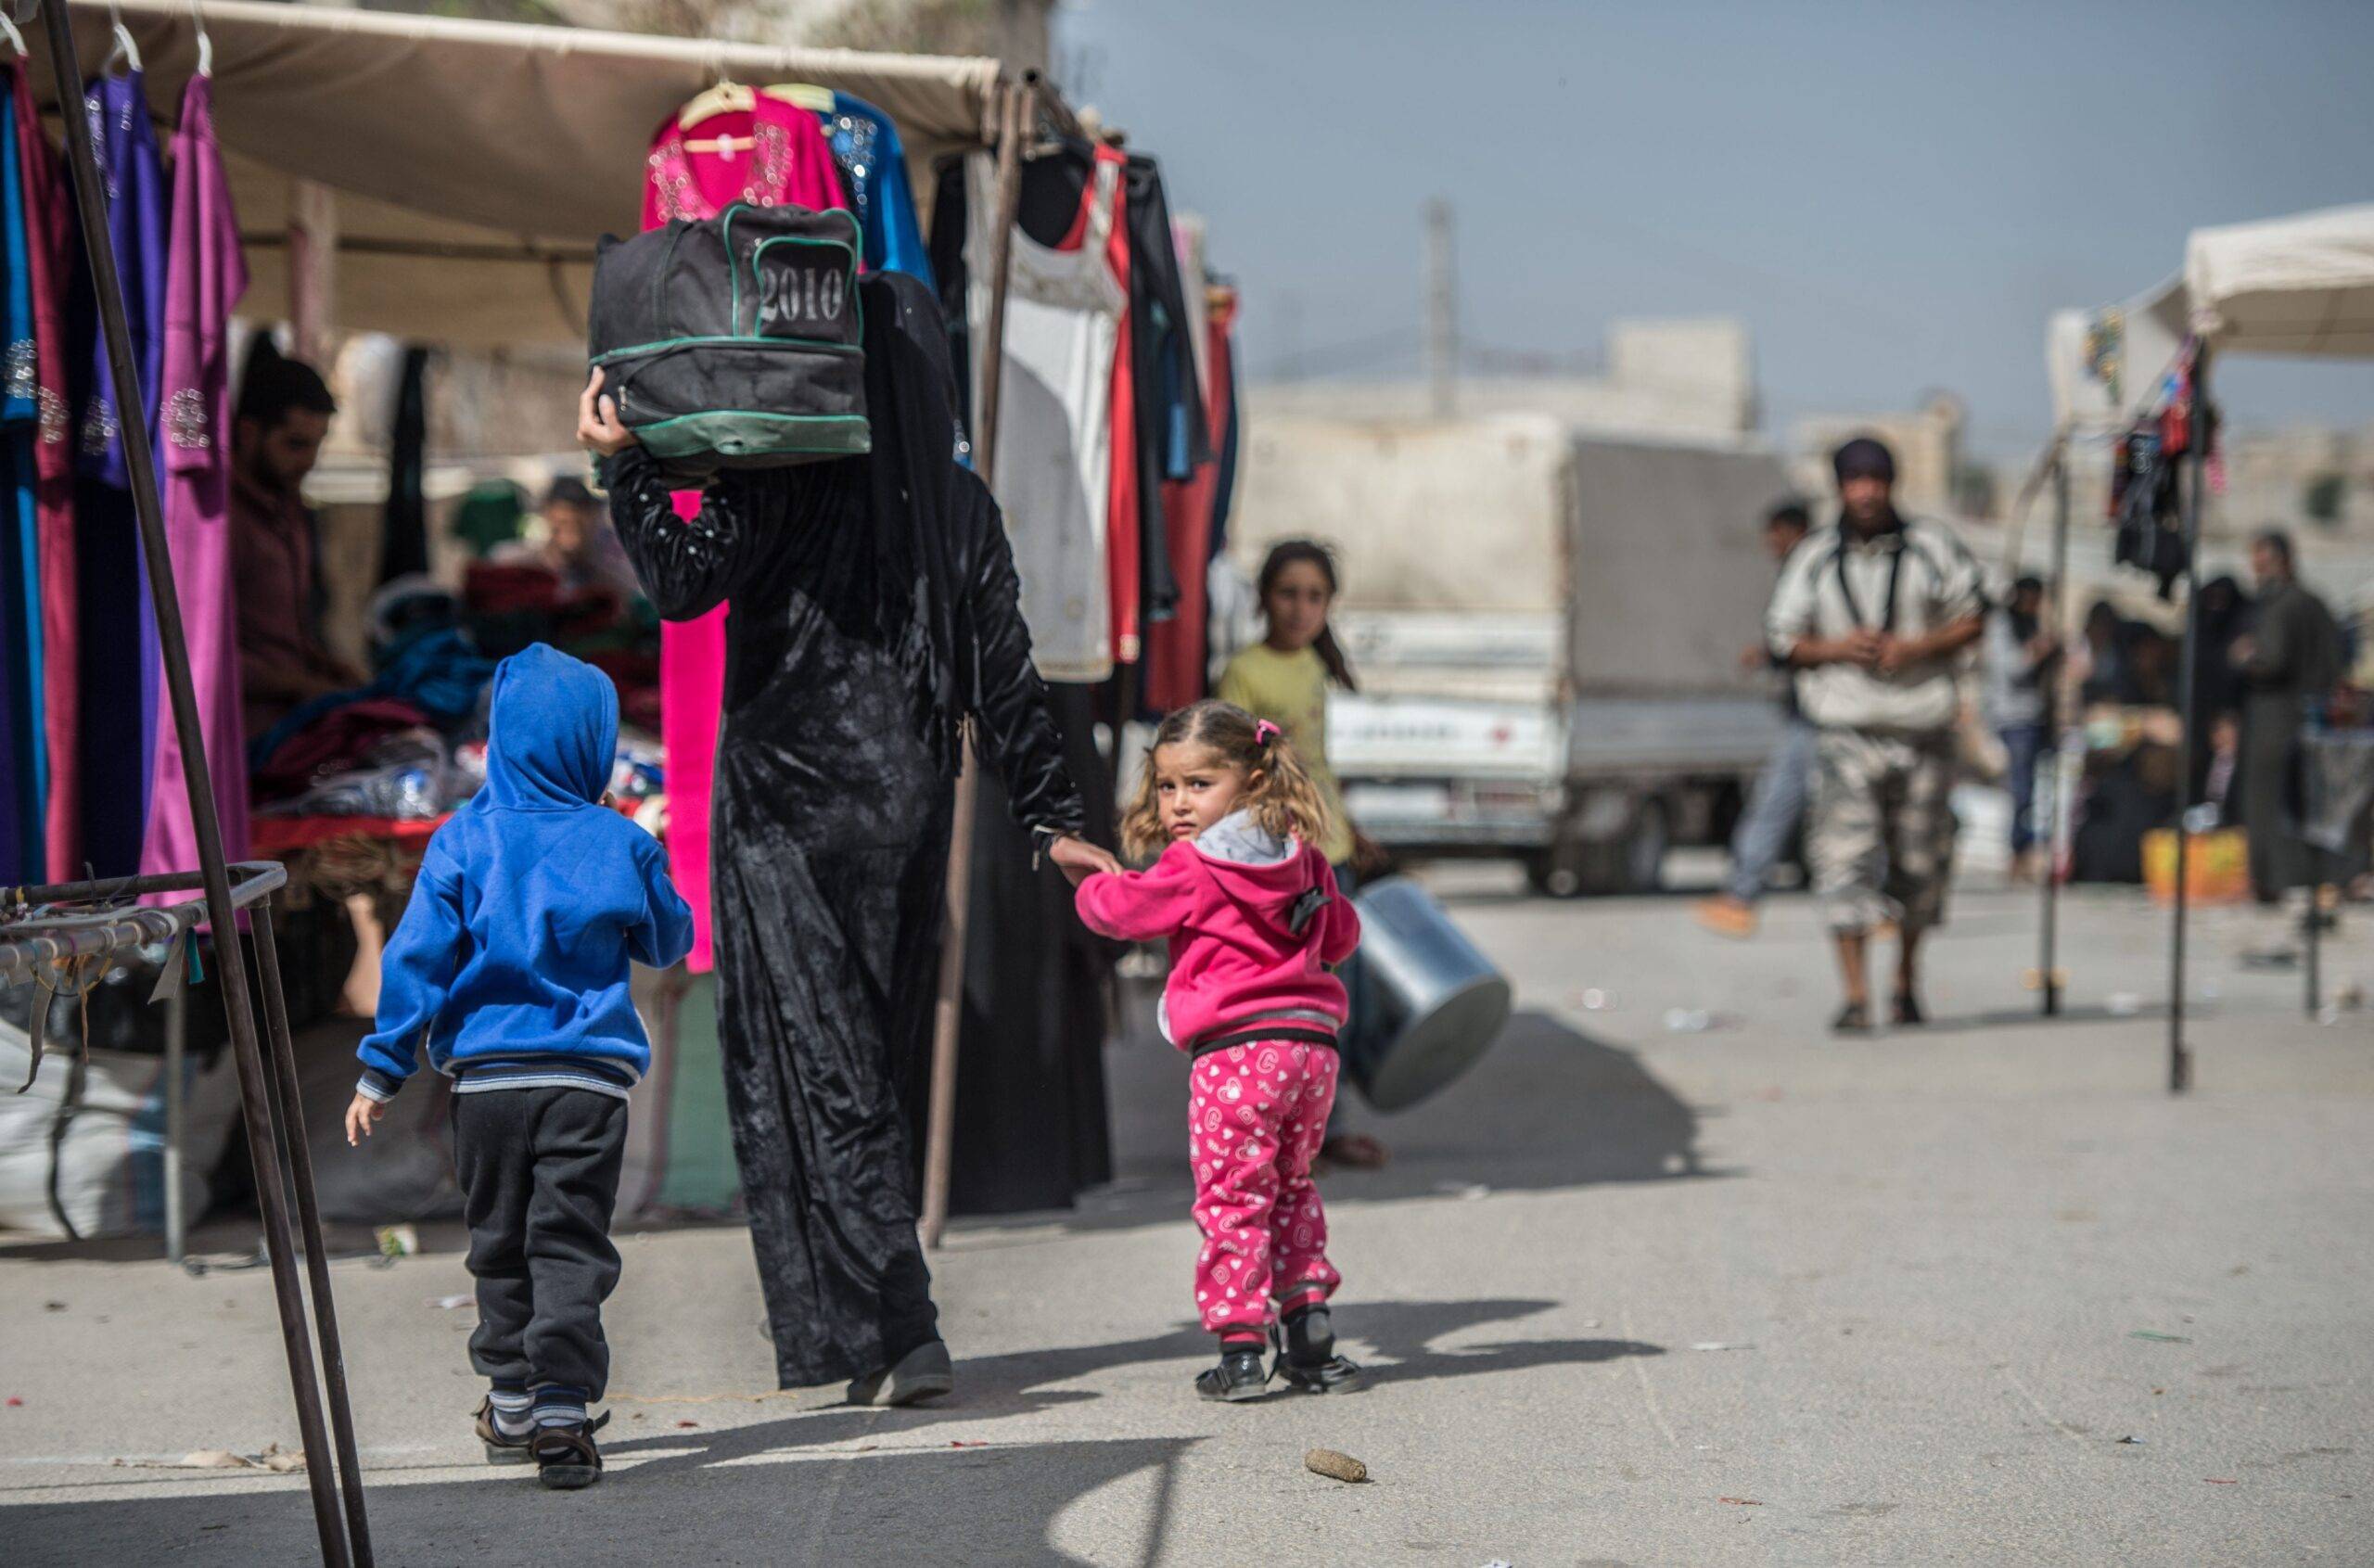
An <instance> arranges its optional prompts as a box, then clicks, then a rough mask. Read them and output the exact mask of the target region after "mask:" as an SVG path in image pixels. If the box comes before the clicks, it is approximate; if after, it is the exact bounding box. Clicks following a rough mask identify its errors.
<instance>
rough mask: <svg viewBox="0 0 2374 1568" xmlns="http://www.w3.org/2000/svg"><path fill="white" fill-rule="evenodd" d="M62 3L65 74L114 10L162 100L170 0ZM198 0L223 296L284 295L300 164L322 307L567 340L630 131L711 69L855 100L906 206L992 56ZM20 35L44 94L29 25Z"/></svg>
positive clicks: (428, 334)
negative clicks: (334, 253)
mask: <svg viewBox="0 0 2374 1568" xmlns="http://www.w3.org/2000/svg"><path fill="white" fill-rule="evenodd" d="M72 10H73V15H74V31H75V40H76V44H77V46H78V48H79V49H80V51H81V56H82V58H81V65H82V69H83V72H84V74H85V75H86V76H88V75H93V74H96V73H97V72H98V71H99V70H102V69H104V68H105V66H106V63H107V61H108V55H109V52H110V51H111V50H112V48H113V47H114V40H113V22H114V19H115V17H116V16H117V15H119V14H120V15H121V18H122V19H123V21H124V23H125V24H126V25H127V26H128V27H129V28H130V30H131V32H132V36H133V38H134V42H135V43H136V44H137V45H138V46H139V49H140V54H141V57H142V61H143V64H144V66H145V68H146V73H147V90H148V102H149V107H150V108H151V110H152V111H153V112H154V113H155V115H156V116H157V119H158V121H159V122H160V124H161V125H167V126H170V125H171V124H172V122H173V121H175V120H177V119H178V118H179V115H180V110H181V100H182V93H183V88H184V85H185V83H187V81H188V79H189V77H190V74H191V73H192V71H193V70H196V68H197V61H198V49H197V25H196V22H195V19H194V14H193V12H192V9H191V6H189V4H188V3H187V0H119V3H118V4H117V5H113V6H110V5H108V4H107V3H105V0H97V3H94V0H72ZM203 15H204V20H205V27H206V32H207V35H208V37H209V38H210V39H211V42H212V47H213V66H214V81H215V124H216V128H217V130H218V132H219V134H220V136H221V139H222V142H223V147H224V149H225V155H226V161H227V162H228V163H229V165H230V172H231V183H232V196H233V200H234V202H235V203H236V207H237V210H238V215H239V222H240V227H241V230H242V232H243V233H244V234H246V235H247V236H248V237H249V265H250V268H251V270H252V271H253V273H254V282H253V286H252V287H251V289H250V292H249V299H248V302H247V304H246V306H245V307H244V309H243V311H242V313H243V314H248V315H250V316H253V317H255V318H257V319H263V320H275V319H279V318H281V317H285V316H286V315H287V313H288V310H287V293H288V290H287V281H288V259H287V244H286V239H285V236H286V232H287V218H288V211H289V207H290V191H289V183H290V181H291V180H306V181H310V182H313V183H314V184H316V185H322V186H324V187H326V188H327V189H329V190H330V191H332V192H333V193H334V194H335V198H336V228H337V235H338V277H337V287H336V320H337V323H338V325H340V326H342V327H349V328H353V329H357V330H366V331H380V332H389V333H394V334H396V335H398V336H400V337H402V338H409V339H412V340H415V341H421V342H442V343H458V344H477V345H491V344H506V343H530V342H539V341H543V342H581V341H582V340H583V336H584V309H585V300H586V295H587V290H588V288H589V287H590V285H591V281H592V276H593V259H594V244H595V242H596V240H597V239H598V238H599V237H600V236H601V235H603V234H604V233H611V234H618V235H628V234H632V233H633V232H634V231H635V229H636V228H637V226H638V225H639V223H640V219H641V203H642V192H643V167H644V158H645V153H646V152H647V151H648V149H649V147H650V142H651V136H652V133H653V132H654V131H655V130H657V127H658V126H659V124H660V123H661V121H664V120H665V119H666V118H667V117H668V116H669V115H670V114H671V113H673V112H675V110H676V109H677V108H679V107H680V106H681V105H683V102H684V101H685V100H686V99H688V98H691V97H692V96H695V95H696V94H697V93H699V92H701V91H702V90H703V89H705V88H707V87H709V86H711V85H713V84H715V83H718V82H720V81H731V82H739V83H747V84H749V85H753V86H765V85H771V84H774V83H811V84H814V85H817V86H823V87H830V88H834V89H836V90H837V91H840V92H845V93H849V94H851V95H853V96H857V97H861V98H863V99H865V100H866V101H867V102H869V103H872V104H874V106H875V107H876V108H880V109H882V110H883V111H884V112H885V113H886V114H887V115H888V116H889V117H890V118H891V120H892V121H895V122H896V123H897V125H898V127H899V134H900V138H901V140H902V141H903V142H904V143H905V146H906V151H907V157H908V167H909V170H910V172H911V173H912V174H913V177H914V178H915V179H916V180H917V181H918V182H920V183H921V184H922V185H925V187H926V188H925V189H922V190H919V191H918V200H919V202H927V200H928V198H929V194H930V192H929V189H928V188H927V187H928V185H929V172H930V170H931V167H932V163H933V160H934V159H937V158H938V156H939V155H940V154H942V153H945V152H949V151H952V150H957V149H961V148H966V147H980V146H984V145H986V144H987V142H988V140H989V132H990V130H991V129H992V127H991V125H990V124H989V119H990V114H991V106H992V105H993V103H994V101H995V93H994V91H993V90H994V88H995V87H996V85H997V84H998V83H999V81H1000V79H1001V70H1002V68H1001V67H1000V65H999V62H997V61H996V60H992V59H978V58H937V57H926V56H911V55H869V54H860V53H856V52H853V51H850V50H841V49H778V48H772V47H767V46H764V45H745V44H723V43H716V42H712V41H708V40H700V39H680V38H663V37H654V36H648V35H643V34H630V33H614V32H589V31H583V30H580V29H575V28H563V27H534V26H525V25H511V24H504V23H494V22H477V21H461V20H453V19H443V18H436V17H420V16H410V15H402V14H396V13H389V12H383V11H363V10H346V9H331V8H328V7H324V6H297V5H282V4H257V3H254V0H219V3H210V4H208V5H206V6H205V7H204V12H203ZM27 31H28V32H32V33H33V34H34V37H35V39H36V40H37V39H38V37H39V34H38V31H37V30H34V29H28V30H27ZM33 55H34V62H33V63H34V68H35V69H34V77H35V83H36V91H37V92H39V93H40V94H41V96H42V101H43V103H44V105H45V108H52V109H54V108H55V104H56V93H55V90H54V88H53V87H52V85H51V84H50V83H49V82H48V81H47V71H46V69H45V65H44V63H43V62H44V59H45V56H44V52H43V51H42V50H41V49H40V48H39V46H38V45H37V44H36V46H35V48H34V50H33Z"/></svg>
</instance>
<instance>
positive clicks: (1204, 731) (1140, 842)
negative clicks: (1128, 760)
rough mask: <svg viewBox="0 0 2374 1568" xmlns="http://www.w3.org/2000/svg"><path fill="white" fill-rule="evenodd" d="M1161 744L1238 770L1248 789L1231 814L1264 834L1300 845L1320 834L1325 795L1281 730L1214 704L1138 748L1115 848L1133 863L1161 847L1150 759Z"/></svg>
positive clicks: (1171, 720) (1175, 718) (1179, 715)
mask: <svg viewBox="0 0 2374 1568" xmlns="http://www.w3.org/2000/svg"><path fill="white" fill-rule="evenodd" d="M1164 746H1202V747H1203V748H1204V749H1206V751H1209V752H1211V753H1212V754H1213V755H1214V756H1216V757H1218V758H1219V759H1220V760H1221V761H1223V762H1225V763H1227V764H1228V765H1229V766H1231V767H1232V768H1236V769H1240V770H1242V771H1244V774H1245V776H1246V779H1247V781H1248V783H1249V784H1250V787H1249V788H1248V789H1247V790H1246V791H1245V793H1244V795H1243V796H1241V797H1239V798H1238V800H1237V809H1239V810H1241V811H1246V812H1250V813H1251V814H1252V817H1253V820H1254V822H1257V823H1258V824H1259V825H1260V826H1261V827H1262V828H1263V829H1264V830H1265V831H1267V832H1270V833H1273V834H1276V835H1278V836H1279V837H1281V838H1289V837H1292V838H1299V839H1301V840H1302V841H1303V842H1304V843H1306V844H1317V843H1319V842H1321V840H1323V839H1324V838H1325V837H1326V836H1327V825H1328V818H1327V797H1325V796H1323V795H1321V793H1320V792H1319V784H1318V782H1317V781H1316V780H1314V779H1313V778H1312V777H1311V776H1310V770H1309V769H1308V768H1306V767H1304V766H1303V764H1302V759H1301V758H1300V757H1298V756H1296V755H1295V748H1294V743H1293V742H1291V741H1289V740H1287V739H1286V735H1285V732H1284V731H1283V730H1281V729H1279V728H1278V726H1277V725H1275V724H1273V723H1271V722H1270V720H1267V719H1256V718H1254V717H1253V715H1251V714H1250V713H1247V712H1245V711H1244V709H1243V708H1239V707H1237V706H1236V705H1235V704H1234V703H1227V702H1221V701H1219V700H1218V699H1217V698H1214V699H1210V700H1207V701H1205V702H1199V703H1192V704H1190V705H1189V706H1187V707H1185V708H1181V709H1179V710H1178V711H1177V712H1175V713H1173V714H1171V715H1170V716H1169V717H1168V718H1167V719H1165V720H1163V721H1162V727H1161V728H1160V729H1158V730H1156V731H1155V733H1154V744H1153V745H1152V746H1148V747H1146V767H1145V777H1144V778H1142V779H1141V780H1140V781H1139V783H1138V793H1137V797H1136V798H1134V799H1132V800H1131V801H1130V809H1128V810H1127V811H1125V812H1123V813H1122V814H1121V847H1122V848H1124V849H1126V850H1128V851H1129V852H1130V855H1131V856H1132V857H1133V858H1136V859H1139V860H1143V859H1145V858H1147V857H1149V856H1151V855H1153V854H1154V853H1155V851H1156V850H1158V849H1160V848H1162V845H1163V842H1164V835H1163V831H1162V809H1161V804H1160V802H1161V796H1160V795H1159V794H1158V793H1156V788H1155V786H1156V784H1157V780H1156V778H1155V761H1154V756H1155V752H1157V751H1160V750H1161V749H1162V748H1163V747H1164Z"/></svg>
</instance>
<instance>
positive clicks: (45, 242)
mask: <svg viewBox="0 0 2374 1568" xmlns="http://www.w3.org/2000/svg"><path fill="white" fill-rule="evenodd" d="M9 96H10V98H11V99H12V100H13V101H14V104H15V109H16V115H17V171H18V179H19V183H20V184H21V185H23V187H24V193H25V258H26V265H25V272H26V275H27V277H28V278H29V280H30V281H31V283H32V304H33V373H34V376H36V378H37V379H38V380H39V383H40V390H39V392H38V394H37V395H38V397H39V399H40V403H41V420H40V426H39V433H38V437H37V439H36V440H35V441H34V443H33V465H34V473H35V475H36V476H37V486H36V489H35V491H34V516H35V524H34V527H35V529H36V532H37V534H38V537H39V539H40V541H41V636H42V651H43V657H42V733H43V734H44V736H45V738H46V739H47V741H48V743H49V799H48V801H47V802H46V806H45V820H44V822H43V828H44V837H45V840H46V846H47V849H48V860H49V869H50V873H51V874H52V875H54V876H56V877H57V878H59V879H60V880H70V879H72V878H73V877H76V876H80V875H81V874H82V865H83V783H82V752H81V746H82V728H81V725H80V723H79V721H78V720H79V718H80V714H81V697H80V692H81V681H80V679H79V677H78V675H77V673H76V672H77V671H78V670H79V669H81V667H82V658H81V655H80V653H79V652H78V651H77V650H78V649H79V648H80V647H81V645H82V640H81V638H80V637H79V636H78V635H77V631H78V628H79V626H80V624H81V621H80V617H79V616H78V614H77V613H76V606H77V603H78V598H77V595H78V590H77V589H76V586H75V580H76V579H75V565H74V554H75V552H74V448H73V444H72V443H71V442H70V441H69V440H67V427H68V420H67V413H66V411H67V408H68V406H69V405H68V402H67V398H68V393H67V385H68V383H67V376H68V375H69V370H68V366H67V363H66V362H67V342H68V338H67V334H66V315H65V311H66V282H67V278H68V276H69V275H70V274H69V273H68V270H67V264H66V251H65V249H64V246H65V244H66V239H67V236H68V234H69V233H70V230H71V227H72V224H73V221H74V220H73V212H72V210H71V209H70V207H69V206H68V205H67V196H66V183H65V181H64V180H63V179H62V178H60V172H59V170H58V167H57V158H56V157H55V156H54V155H53V154H52V153H51V152H50V150H49V137H48V134H47V133H45V131H43V129H42V124H41V115H40V113H39V111H38V110H36V109H35V108H34V107H33V96H32V94H31V93H28V92H16V93H12V94H10V95H9Z"/></svg>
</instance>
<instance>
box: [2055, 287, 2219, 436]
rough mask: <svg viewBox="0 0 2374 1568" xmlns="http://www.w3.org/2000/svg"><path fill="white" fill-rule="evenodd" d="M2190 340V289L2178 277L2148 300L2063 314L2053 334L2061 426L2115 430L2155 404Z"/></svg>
mask: <svg viewBox="0 0 2374 1568" xmlns="http://www.w3.org/2000/svg"><path fill="white" fill-rule="evenodd" d="M2184 341H2185V291H2184V287H2183V285H2182V284H2180V283H2179V282H2177V280H2176V279H2175V278H2170V279H2169V280H2168V281H2167V282H2166V283H2163V284H2162V285H2161V286H2160V287H2157V288H2155V289H2153V290H2152V291H2151V292H2150V293H2148V294H2138V295H2137V296H2136V297H2135V298H2134V299H2132V300H2120V301H2119V302H2118V303H2117V304H2115V305H2105V306H2103V307H2101V308H2100V309H2099V310H2092V311H2055V312H2053V313H2052V320H2051V321H2050V323H2049V324H2048V325H2047V326H2046V329H2045V351H2044V357H2045V371H2046V374H2047V375H2049V376H2050V377H2051V379H2052V414H2053V422H2054V423H2055V424H2056V425H2057V426H2059V427H2061V428H2062V429H2064V430H2095V431H2100V430H2111V429H2116V428H2119V427H2123V426H2125V425H2126V424H2127V423H2128V422H2129V421H2130V420H2132V419H2133V418H2134V417H2135V416H2136V414H2139V413H2140V412H2142V410H2143V409H2144V408H2145V407H2146V406H2147V405H2148V404H2150V402H2151V397H2152V392H2153V389H2155V388H2157V387H2158V386H2159V384H2160V378H2161V376H2163V375H2164V374H2165V373H2166V371H2167V368H2168V366H2169V365H2170V364H2172V363H2175V361H2176V351H2177V350H2179V349H2181V348H2183V347H2184Z"/></svg>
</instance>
